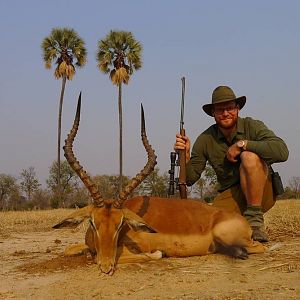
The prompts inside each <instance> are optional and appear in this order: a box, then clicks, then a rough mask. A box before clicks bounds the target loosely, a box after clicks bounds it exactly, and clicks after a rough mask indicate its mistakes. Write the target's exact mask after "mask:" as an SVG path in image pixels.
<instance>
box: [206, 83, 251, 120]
mask: <svg viewBox="0 0 300 300" xmlns="http://www.w3.org/2000/svg"><path fill="white" fill-rule="evenodd" d="M228 101H235V102H236V103H237V104H238V106H239V109H242V108H243V107H244V105H245V104H246V96H241V97H236V96H235V94H234V92H233V90H232V89H231V88H230V87H228V86H218V87H217V88H216V89H215V90H214V91H213V93H212V100H211V103H209V104H205V105H203V106H202V109H203V110H204V111H205V113H207V114H208V115H209V116H211V117H212V116H213V114H212V109H213V106H214V104H218V103H223V102H228Z"/></svg>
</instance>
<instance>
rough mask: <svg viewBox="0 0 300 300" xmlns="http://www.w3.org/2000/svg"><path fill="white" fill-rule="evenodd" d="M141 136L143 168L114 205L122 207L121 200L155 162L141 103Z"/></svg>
mask: <svg viewBox="0 0 300 300" xmlns="http://www.w3.org/2000/svg"><path fill="white" fill-rule="evenodd" d="M141 136H142V141H143V145H144V147H145V149H146V151H147V155H148V161H147V164H146V165H145V167H144V169H143V170H141V171H140V173H138V174H136V175H135V177H134V178H132V179H131V180H130V181H129V183H128V184H127V185H126V187H125V188H124V189H123V191H122V192H120V194H119V199H118V200H115V202H114V204H113V205H114V207H118V208H120V207H122V205H123V202H124V201H125V200H126V198H127V197H128V195H129V194H130V193H131V192H132V191H133V190H134V189H135V188H136V187H137V186H138V185H139V184H140V183H141V182H142V181H143V180H144V179H145V178H146V177H147V176H148V175H149V174H150V173H151V172H152V171H153V170H154V167H155V165H156V164H157V161H156V158H157V156H156V155H155V153H154V150H153V149H152V147H151V145H150V144H149V141H148V139H147V135H146V129H145V117H144V108H143V105H142V104H141Z"/></svg>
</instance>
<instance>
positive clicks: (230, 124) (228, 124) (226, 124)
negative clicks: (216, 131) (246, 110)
mask: <svg viewBox="0 0 300 300" xmlns="http://www.w3.org/2000/svg"><path fill="white" fill-rule="evenodd" d="M218 126H219V127H221V128H223V129H231V128H234V127H235V123H234V122H233V121H231V122H219V123H218Z"/></svg>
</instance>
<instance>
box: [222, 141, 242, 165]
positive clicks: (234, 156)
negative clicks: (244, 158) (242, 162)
mask: <svg viewBox="0 0 300 300" xmlns="http://www.w3.org/2000/svg"><path fill="white" fill-rule="evenodd" d="M242 151H243V149H241V148H239V147H238V146H237V145H236V144H233V145H231V146H230V147H229V148H228V151H227V153H226V157H227V159H228V160H229V161H230V162H232V163H236V162H237V161H238V157H239V156H240V154H241V153H242Z"/></svg>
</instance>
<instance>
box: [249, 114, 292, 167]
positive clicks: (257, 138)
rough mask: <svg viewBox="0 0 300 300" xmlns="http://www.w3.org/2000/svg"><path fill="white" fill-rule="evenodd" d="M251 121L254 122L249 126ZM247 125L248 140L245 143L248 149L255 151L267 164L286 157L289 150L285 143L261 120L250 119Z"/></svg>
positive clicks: (281, 160) (280, 160)
mask: <svg viewBox="0 0 300 300" xmlns="http://www.w3.org/2000/svg"><path fill="white" fill-rule="evenodd" d="M252 122H254V123H255V124H252V126H251V123H252ZM248 125H249V131H250V140H248V143H247V150H248V151H251V152H254V153H256V154H257V155H258V156H259V157H260V158H262V159H263V160H264V161H266V162H267V163H268V164H273V163H276V162H283V161H286V160H287V159H288V156H289V150H288V147H287V145H286V143H285V142H284V141H283V140H282V139H281V138H280V137H278V136H276V135H275V134H274V132H273V131H272V130H270V129H268V128H267V126H266V125H265V124H264V123H263V122H261V121H258V120H253V119H251V122H250V123H249V124H248ZM253 125H254V126H253ZM252 137H253V139H252Z"/></svg>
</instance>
